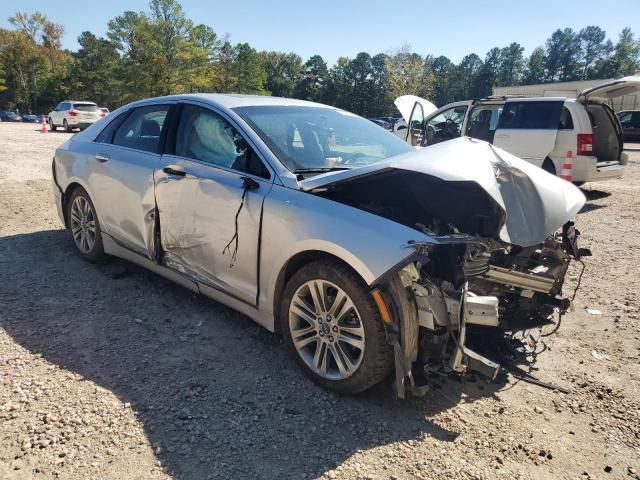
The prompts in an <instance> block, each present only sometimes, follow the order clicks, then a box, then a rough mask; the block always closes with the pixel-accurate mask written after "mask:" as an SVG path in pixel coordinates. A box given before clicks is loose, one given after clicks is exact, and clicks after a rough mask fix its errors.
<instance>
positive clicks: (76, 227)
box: [67, 187, 105, 263]
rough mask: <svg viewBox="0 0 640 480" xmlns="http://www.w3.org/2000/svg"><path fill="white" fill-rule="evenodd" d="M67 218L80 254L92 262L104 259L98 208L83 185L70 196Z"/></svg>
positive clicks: (72, 237)
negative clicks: (97, 213)
mask: <svg viewBox="0 0 640 480" xmlns="http://www.w3.org/2000/svg"><path fill="white" fill-rule="evenodd" d="M67 220H68V225H69V232H70V233H71V239H72V240H73V244H74V245H75V247H76V252H77V253H78V255H80V256H81V257H82V258H84V259H85V260H87V261H89V262H92V263H95V262H98V261H100V260H102V259H104V257H105V253H104V248H103V246H102V230H101V229H100V222H98V216H97V215H96V209H95V207H94V206H93V202H92V201H91V199H90V198H89V194H88V193H87V192H86V191H85V190H84V189H83V188H81V187H80V188H77V189H76V190H74V191H73V193H72V194H71V198H69V202H68V204H67Z"/></svg>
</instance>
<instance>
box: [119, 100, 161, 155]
mask: <svg viewBox="0 0 640 480" xmlns="http://www.w3.org/2000/svg"><path fill="white" fill-rule="evenodd" d="M169 108H170V105H152V106H149V107H139V108H136V109H135V110H134V111H133V112H132V113H131V115H129V117H127V119H126V120H125V121H124V122H123V123H122V125H121V126H120V127H119V128H118V129H117V130H116V132H115V135H114V136H113V144H114V145H120V146H121V147H128V148H133V149H136V150H142V151H144V152H151V153H157V152H158V147H159V145H160V134H161V133H162V127H163V126H164V122H165V120H166V118H167V113H168V112H169Z"/></svg>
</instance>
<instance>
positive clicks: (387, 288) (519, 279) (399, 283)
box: [376, 222, 588, 398]
mask: <svg viewBox="0 0 640 480" xmlns="http://www.w3.org/2000/svg"><path fill="white" fill-rule="evenodd" d="M578 235H579V232H578V231H577V230H575V228H574V226H573V224H572V223H571V222H568V223H567V224H565V225H564V226H563V228H562V231H561V232H558V233H557V234H554V235H552V236H550V237H548V238H547V239H546V240H545V241H544V243H542V244H540V245H536V246H532V247H526V248H522V247H517V246H513V245H509V244H505V243H501V242H497V241H495V240H491V239H481V238H478V237H474V236H471V235H465V234H454V235H450V236H446V235H441V236H434V240H436V242H435V243H433V242H428V243H426V242H424V243H421V242H412V243H411V244H410V245H408V246H409V247H410V248H413V249H415V252H416V254H415V255H414V256H413V257H412V258H411V261H410V262H409V263H408V264H406V265H404V266H402V267H401V268H399V269H398V270H397V271H395V272H393V273H391V272H390V274H388V275H386V276H385V277H386V278H385V279H382V280H383V281H382V282H381V283H380V284H378V285H377V286H376V288H378V289H379V290H380V291H381V292H384V295H385V298H386V299H387V300H388V303H389V304H390V305H393V306H392V307H391V310H392V312H393V313H392V315H391V318H392V321H391V322H390V323H389V324H388V333H389V339H390V343H392V344H393V345H394V348H395V356H396V385H395V386H396V391H397V394H398V396H399V397H400V398H402V397H403V396H404V392H405V390H406V389H410V390H411V391H413V392H414V393H416V394H419V393H420V392H421V387H422V386H423V385H424V382H423V381H422V376H423V373H424V372H425V371H434V370H437V371H441V372H456V373H460V374H464V373H467V372H468V371H475V372H478V373H480V374H482V375H485V376H487V377H489V378H491V379H494V378H495V377H496V375H497V374H498V372H499V370H500V365H499V364H498V363H497V362H496V361H494V360H495V359H490V358H487V357H485V356H483V354H481V353H479V352H477V351H474V350H473V349H472V348H470V347H469V346H468V342H467V337H468V335H469V332H470V330H471V331H473V330H475V332H476V333H481V334H482V333H483V332H482V331H483V330H484V334H485V335H484V336H485V338H486V339H488V340H489V341H499V339H501V338H503V337H504V333H506V332H511V333H513V332H515V331H518V330H523V329H529V328H535V327H541V326H543V325H546V324H548V323H550V322H551V320H550V319H551V317H552V315H553V313H554V311H559V312H560V314H563V313H565V312H566V310H567V309H568V308H569V304H570V300H569V298H567V297H564V296H563V295H562V286H563V283H564V278H565V275H566V272H567V268H568V266H569V263H570V262H571V260H572V259H579V258H580V256H581V255H585V254H588V252H587V251H585V250H581V249H578V247H577V237H578Z"/></svg>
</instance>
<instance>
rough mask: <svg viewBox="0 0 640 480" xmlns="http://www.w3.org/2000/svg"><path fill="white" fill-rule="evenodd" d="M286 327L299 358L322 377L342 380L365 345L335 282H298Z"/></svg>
mask: <svg viewBox="0 0 640 480" xmlns="http://www.w3.org/2000/svg"><path fill="white" fill-rule="evenodd" d="M289 329H290V332H291V338H292V340H293V344H294V347H295V348H296V351H297V352H298V354H299V355H300V357H301V358H302V360H303V361H304V362H305V364H306V365H307V366H308V367H309V368H310V369H311V370H313V371H314V372H315V373H317V374H319V375H321V376H322V377H324V378H328V379H330V380H344V379H345V378H348V377H350V376H351V375H353V374H354V373H355V372H356V371H357V370H358V368H359V367H360V364H361V363H362V358H363V356H364V348H365V335H364V327H363V324H362V319H361V318H360V314H359V313H358V311H357V309H356V307H355V305H354V303H353V301H352V300H351V298H349V296H348V295H347V294H346V292H345V291H344V290H342V289H341V288H340V287H338V286H337V285H335V284H333V283H331V282H328V281H326V280H311V281H309V282H306V283H304V284H303V285H301V286H300V287H299V288H298V290H297V291H296V293H295V294H294V296H293V299H292V301H291V304H290V305H289Z"/></svg>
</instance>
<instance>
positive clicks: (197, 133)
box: [175, 105, 269, 178]
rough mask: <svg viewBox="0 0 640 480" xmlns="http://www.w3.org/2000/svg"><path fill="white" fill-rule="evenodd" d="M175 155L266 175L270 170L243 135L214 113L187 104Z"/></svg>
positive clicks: (183, 110) (180, 125)
mask: <svg viewBox="0 0 640 480" xmlns="http://www.w3.org/2000/svg"><path fill="white" fill-rule="evenodd" d="M175 153H176V155H178V156H181V157H186V158H192V159H194V160H199V161H201V162H203V163H208V164H211V165H217V166H221V167H226V168H230V169H233V170H238V171H241V172H245V173H249V174H251V175H256V176H259V177H263V178H269V171H268V170H267V168H266V167H265V166H264V164H263V163H262V160H260V158H259V157H258V156H257V155H256V153H255V152H254V151H253V149H252V148H251V146H250V145H249V144H248V143H247V141H246V140H245V139H244V137H243V136H242V135H241V134H240V132H238V130H236V129H235V128H234V127H233V125H231V124H230V123H229V122H228V121H227V120H225V119H224V118H222V117H221V116H220V115H218V114H216V113H215V112H213V111H211V110H208V109H206V108H203V107H198V106H195V105H184V107H183V109H182V115H181V118H180V124H179V126H178V133H177V138H176V152H175Z"/></svg>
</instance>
